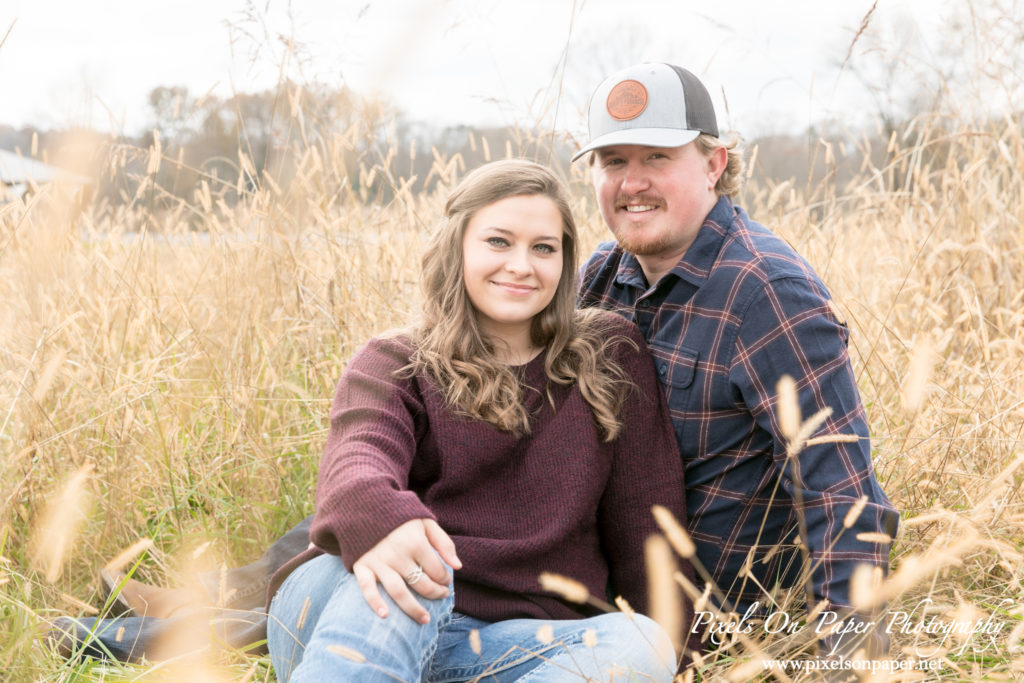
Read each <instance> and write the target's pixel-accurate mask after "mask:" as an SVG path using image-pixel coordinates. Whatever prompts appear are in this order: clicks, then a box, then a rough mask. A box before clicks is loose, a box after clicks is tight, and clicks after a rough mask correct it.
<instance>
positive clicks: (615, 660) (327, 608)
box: [267, 555, 676, 683]
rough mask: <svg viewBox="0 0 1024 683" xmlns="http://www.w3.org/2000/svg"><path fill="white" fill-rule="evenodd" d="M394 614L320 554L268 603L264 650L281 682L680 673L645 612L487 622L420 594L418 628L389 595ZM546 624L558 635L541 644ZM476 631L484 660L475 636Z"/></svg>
mask: <svg viewBox="0 0 1024 683" xmlns="http://www.w3.org/2000/svg"><path fill="white" fill-rule="evenodd" d="M381 595H382V596H383V598H384V600H385V601H387V603H388V610H389V616H388V617H387V618H386V619H381V618H380V617H378V616H377V615H376V614H374V613H373V611H372V610H371V609H370V607H369V606H368V605H367V604H366V601H365V600H364V599H363V594H362V592H361V591H360V590H359V585H358V583H357V582H356V579H355V577H354V576H352V575H351V574H350V573H349V572H348V571H347V570H346V569H345V567H344V565H343V564H342V562H341V559H340V558H338V557H335V556H333V555H321V556H320V557H317V558H315V559H313V560H311V561H309V562H307V563H306V564H304V565H302V566H301V567H299V568H298V569H296V570H295V572H294V573H292V575H291V576H289V577H288V579H287V580H286V581H285V582H284V584H283V585H282V586H281V588H280V590H278V592H277V595H276V596H275V597H274V600H273V602H272V603H271V605H270V618H269V620H268V622H267V645H268V647H269V649H270V657H271V660H272V661H273V664H274V671H275V673H276V674H277V678H278V680H279V681H281V683H286V682H287V683H300V682H301V681H314V682H315V683H323V682H324V681H329V680H330V681H360V682H363V681H365V682H367V683H375V682H376V681H387V682H388V683H391V682H392V681H406V682H407V683H416V682H418V681H429V682H430V683H449V682H454V681H472V680H478V679H479V680H481V681H501V682H504V681H514V680H518V681H582V680H590V679H593V680H599V681H665V682H666V683H667V682H668V681H671V680H672V677H673V675H674V673H675V669H676V660H675V653H674V652H673V649H672V644H671V642H670V640H669V638H668V636H667V635H666V634H665V632H664V631H663V630H662V629H661V627H659V626H658V625H657V624H656V623H655V622H653V621H651V620H650V619H648V618H647V617H644V616H643V615H640V614H637V615H634V616H633V617H632V618H631V617H627V616H626V615H625V614H621V613H613V614H604V615H601V616H598V617H592V618H590V619H578V620H567V621H554V620H552V621H544V620H537V619H510V620H507V621H499V622H495V623H489V622H485V621H481V620H479V619H475V618H473V617H470V616H466V615H464V614H459V613H458V612H453V611H452V606H453V597H452V594H449V596H448V597H447V598H444V599H442V600H427V599H425V598H423V597H421V596H419V595H417V596H416V597H417V598H418V599H419V601H420V603H421V604H422V605H423V606H424V607H425V608H426V609H427V611H428V612H429V613H430V623H429V624H427V625H421V624H418V623H416V622H414V621H413V620H412V619H410V618H409V617H408V616H406V615H405V613H403V612H402V611H401V610H400V609H399V608H398V606H397V605H395V603H394V602H393V601H391V599H390V597H388V596H387V594H386V592H385V591H383V590H382V591H381ZM545 625H548V626H550V627H551V628H552V631H551V636H552V637H551V638H550V639H548V638H545V639H544V640H545V641H546V642H541V641H540V640H538V638H537V635H538V630H539V629H540V628H541V627H542V626H545ZM474 630H476V631H477V632H478V634H479V654H478V653H477V652H476V651H474V645H473V643H472V641H471V638H470V633H471V631H474Z"/></svg>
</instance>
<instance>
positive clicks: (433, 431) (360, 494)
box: [270, 314, 686, 621]
mask: <svg viewBox="0 0 1024 683" xmlns="http://www.w3.org/2000/svg"><path fill="white" fill-rule="evenodd" d="M607 320H608V324H609V325H611V326H612V328H613V331H614V332H615V333H617V334H620V335H622V336H623V337H626V338H629V339H631V340H632V341H633V342H634V343H635V345H636V348H635V349H634V348H632V346H631V345H630V344H627V343H619V344H617V345H615V350H614V353H613V355H614V357H615V359H616V360H617V361H618V363H619V364H620V365H621V366H622V368H623V369H624V370H625V372H626V375H627V376H628V377H630V378H631V379H632V380H633V382H634V383H635V385H636V388H635V390H634V391H633V392H632V393H631V394H630V396H629V398H628V399H627V401H626V404H625V406H624V408H623V412H622V416H621V417H622V420H623V428H622V431H621V433H620V435H619V436H618V438H617V439H616V440H615V441H613V442H611V443H605V442H604V441H602V439H601V436H600V433H599V431H598V429H597V427H596V425H595V421H594V419H593V415H592V413H591V410H590V407H589V406H588V404H587V403H586V401H584V399H583V397H582V396H581V395H580V392H579V390H578V388H577V387H576V386H575V385H572V386H561V385H557V384H554V383H551V384H549V383H548V382H547V380H546V377H545V375H544V368H543V354H541V356H539V357H538V358H536V359H534V360H533V361H531V362H530V363H528V364H526V365H524V366H521V372H522V376H523V388H524V391H523V396H524V399H525V404H526V408H527V410H528V411H529V412H530V414H531V415H532V416H533V419H532V421H531V433H530V434H529V435H526V436H523V437H518V438H517V437H515V436H513V435H511V434H509V433H507V432H503V431H500V430H498V429H497V428H495V427H494V426H493V425H491V424H489V423H486V422H483V421H482V420H476V419H471V418H469V417H465V416H459V415H456V414H455V413H453V411H452V410H451V409H450V408H449V407H448V405H447V404H446V402H445V400H444V397H443V396H442V395H441V394H440V393H439V392H438V391H437V389H436V388H435V386H434V384H433V383H432V381H431V380H430V379H428V378H427V377H425V376H422V375H417V376H415V377H412V378H408V379H400V378H396V377H395V371H396V370H398V369H399V368H401V367H403V366H404V365H406V364H407V363H408V361H409V356H410V353H411V350H412V348H411V344H410V341H409V340H408V338H402V337H399V338H391V339H374V340H371V341H370V343H369V344H367V345H366V346H365V347H364V348H363V349H362V350H360V351H359V353H357V354H356V355H355V356H354V357H353V358H352V360H351V362H350V363H349V365H348V367H347V369H346V370H345V372H344V374H343V375H342V378H341V382H340V383H339V385H338V389H337V393H336V395H335V398H334V404H333V407H332V409H331V428H330V433H329V436H328V438H327V445H326V449H325V452H324V455H323V459H322V460H321V464H320V473H319V482H318V484H317V509H316V516H315V518H314V521H313V526H312V529H311V531H310V538H311V539H312V541H313V543H314V544H315V545H316V548H311V549H310V550H307V551H306V552H305V553H303V554H301V555H299V556H298V557H296V558H294V559H293V560H292V561H291V562H289V563H288V564H287V565H285V566H284V567H282V568H281V569H280V570H279V571H278V572H277V574H276V575H275V576H274V577H273V580H272V582H271V589H270V596H271V597H272V596H273V594H274V591H276V589H277V587H279V586H280V584H281V583H282V582H283V581H284V579H285V578H286V577H287V575H288V574H289V573H290V572H291V571H293V570H294V569H295V567H297V566H299V565H300V564H302V563H303V562H305V561H307V560H309V559H311V558H312V557H315V556H316V555H318V554H320V552H321V551H326V552H328V553H332V554H335V555H340V556H341V558H342V560H343V561H344V563H345V565H346V566H347V567H348V568H349V569H351V567H352V564H353V563H354V562H355V561H356V560H357V559H359V557H361V556H362V555H363V554H364V553H365V552H366V551H368V550H370V549H371V548H372V547H373V546H374V545H376V544H377V542H378V541H380V540H381V539H383V538H384V537H385V536H386V535H387V534H388V533H390V532H391V531H392V530H393V529H395V528H396V527H398V526H399V525H401V524H403V523H404V522H407V521H409V520H412V519H418V518H430V519H434V520H436V521H437V522H438V524H440V526H441V528H442V529H444V530H445V531H446V532H447V533H448V534H449V536H451V538H452V540H453V541H454V543H455V548H456V551H457V552H458V554H459V559H461V560H462V564H463V568H462V569H461V570H459V571H457V572H455V574H454V578H455V609H456V611H458V612H462V613H464V614H468V615H470V616H473V617H477V618H479V619H483V620H485V621H499V620H504V619H514V618H538V619H576V618H580V617H581V616H590V615H591V614H592V612H591V611H590V610H589V609H588V608H587V607H584V606H581V605H575V604H570V603H567V602H565V601H564V600H562V599H560V598H559V597H557V596H556V595H553V594H551V593H547V592H545V591H544V590H542V589H541V587H540V584H539V582H538V576H539V574H540V573H541V572H543V571H548V572H555V573H558V574H562V575H565V576H568V577H571V578H573V579H576V580H577V581H580V582H582V583H583V584H584V585H586V586H587V588H588V589H589V590H590V592H591V594H592V595H594V596H597V597H599V598H602V599H604V598H605V597H606V596H607V594H608V592H609V591H610V592H611V594H612V595H622V596H623V597H625V598H626V599H627V600H628V601H629V602H630V604H631V605H633V606H634V607H635V608H636V609H638V610H639V611H641V612H645V611H647V594H646V580H645V573H644V552H643V543H644V539H646V538H647V536H649V535H650V534H652V533H655V532H656V530H657V528H656V525H655V523H654V520H653V518H652V516H651V512H650V510H651V506H652V505H654V504H656V503H658V504H661V505H664V506H666V507H668V508H669V509H670V510H671V511H672V512H673V513H674V514H675V515H676V516H677V517H678V518H679V520H680V522H682V523H683V524H684V525H685V522H686V517H685V514H686V513H685V510H686V507H685V505H684V498H683V496H684V493H683V472H682V462H681V459H680V457H679V451H678V446H677V445H676V439H675V435H674V433H673V431H672V427H671V422H670V421H669V417H668V413H667V409H666V407H665V400H664V393H663V391H662V389H661V386H660V385H659V383H658V381H657V378H656V377H655V374H654V365H653V363H652V361H651V358H650V356H649V355H648V352H647V347H646V344H645V343H644V340H643V337H642V336H641V335H640V333H639V331H638V330H637V329H636V327H634V326H633V324H632V323H628V322H626V321H624V320H622V319H621V318H620V317H618V316H615V315H613V314H608V318H607ZM548 392H550V395H551V396H552V397H553V398H554V405H552V403H551V402H550V401H549V400H548V399H547V394H548Z"/></svg>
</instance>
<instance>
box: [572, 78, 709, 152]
mask: <svg viewBox="0 0 1024 683" xmlns="http://www.w3.org/2000/svg"><path fill="white" fill-rule="evenodd" d="M587 120H588V122H589V126H590V142H589V143H587V145H586V146H585V147H584V148H583V149H581V150H580V151H578V152H576V154H574V155H573V157H572V160H573V161H576V160H577V159H579V158H580V157H581V156H583V155H584V154H586V153H587V152H590V151H593V150H595V149H598V148H599V147H608V146H610V145H645V146H649V147H682V146H683V145H685V144H687V143H688V142H691V141H693V140H694V139H696V137H697V136H698V135H700V134H701V133H707V134H708V135H713V136H715V137H716V138H717V137H718V122H717V121H716V119H715V108H714V107H713V106H712V104H711V96H710V95H709V94H708V91H707V88H705V87H704V84H703V83H701V82H700V79H698V78H697V77H696V76H694V75H693V74H692V73H690V72H689V71H687V70H686V69H684V68H682V67H678V66H675V65H673V64H655V63H644V64H637V65H636V66H631V67H629V68H626V69H623V70H622V71H618V72H616V73H614V74H612V75H611V76H609V77H608V78H606V79H605V80H604V81H603V82H602V83H601V85H599V86H597V90H595V91H594V94H593V96H592V97H591V98H590V108H589V111H588V113H587Z"/></svg>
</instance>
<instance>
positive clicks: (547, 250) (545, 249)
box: [534, 244, 555, 254]
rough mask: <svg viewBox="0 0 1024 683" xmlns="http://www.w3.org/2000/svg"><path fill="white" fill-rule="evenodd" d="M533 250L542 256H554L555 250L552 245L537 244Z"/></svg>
mask: <svg viewBox="0 0 1024 683" xmlns="http://www.w3.org/2000/svg"><path fill="white" fill-rule="evenodd" d="M534 249H536V250H537V251H539V252H541V253H543V254H554V253H555V248H554V247H553V246H552V245H550V244H538V245H537V246H535V247H534Z"/></svg>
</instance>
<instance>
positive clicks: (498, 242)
mask: <svg viewBox="0 0 1024 683" xmlns="http://www.w3.org/2000/svg"><path fill="white" fill-rule="evenodd" d="M487 244H489V245H491V246H492V247H507V246H508V240H506V239H505V238H504V237H488V238H487Z"/></svg>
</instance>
